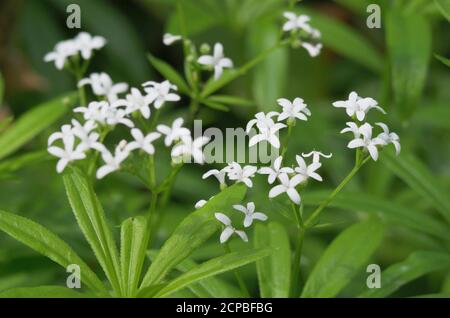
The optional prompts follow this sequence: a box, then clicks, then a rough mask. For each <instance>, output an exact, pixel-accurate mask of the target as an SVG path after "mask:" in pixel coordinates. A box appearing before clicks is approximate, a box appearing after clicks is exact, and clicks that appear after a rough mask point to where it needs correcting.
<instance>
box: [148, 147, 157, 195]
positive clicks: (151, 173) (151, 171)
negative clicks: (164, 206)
mask: <svg viewBox="0 0 450 318" xmlns="http://www.w3.org/2000/svg"><path fill="white" fill-rule="evenodd" d="M148 182H149V185H150V190H152V191H153V190H154V188H155V187H156V173H155V157H154V155H150V156H149V157H148Z"/></svg>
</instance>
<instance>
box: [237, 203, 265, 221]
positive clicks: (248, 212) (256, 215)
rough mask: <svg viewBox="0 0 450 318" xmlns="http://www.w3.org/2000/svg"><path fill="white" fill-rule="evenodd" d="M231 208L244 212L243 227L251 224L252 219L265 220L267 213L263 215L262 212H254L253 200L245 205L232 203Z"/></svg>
mask: <svg viewBox="0 0 450 318" xmlns="http://www.w3.org/2000/svg"><path fill="white" fill-rule="evenodd" d="M233 208H234V209H235V210H238V211H240V212H242V213H244V214H245V218H244V226H245V227H249V226H251V225H252V223H253V220H260V221H266V220H267V215H265V214H264V213H261V212H255V203H253V202H248V203H247V207H245V206H243V205H239V204H236V205H233Z"/></svg>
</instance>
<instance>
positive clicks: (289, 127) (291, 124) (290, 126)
mask: <svg viewBox="0 0 450 318" xmlns="http://www.w3.org/2000/svg"><path fill="white" fill-rule="evenodd" d="M293 128H294V124H293V123H288V133H287V135H286V139H285V141H284V144H283V149H282V150H281V156H284V154H285V153H286V151H287V149H288V146H289V140H290V139H291V136H292V130H293Z"/></svg>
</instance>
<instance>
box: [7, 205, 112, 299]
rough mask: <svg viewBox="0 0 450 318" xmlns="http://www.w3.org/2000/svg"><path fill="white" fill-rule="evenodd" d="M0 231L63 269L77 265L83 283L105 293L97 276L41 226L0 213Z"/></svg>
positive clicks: (15, 216) (19, 217) (10, 214)
mask: <svg viewBox="0 0 450 318" xmlns="http://www.w3.org/2000/svg"><path fill="white" fill-rule="evenodd" d="M0 229H1V230H2V231H4V232H5V233H7V234H8V235H9V236H11V237H13V238H14V239H16V240H18V241H20V242H22V243H23V244H25V245H27V246H28V247H30V248H32V249H33V250H35V251H36V252H38V253H40V254H42V255H44V256H46V257H48V258H49V259H51V260H52V261H54V262H55V263H57V264H59V265H61V266H62V267H64V268H67V266H68V265H70V264H77V265H78V266H80V270H81V273H82V275H83V276H82V278H83V279H82V281H83V283H85V284H86V285H87V286H89V288H91V289H92V290H94V291H99V292H106V288H105V286H104V285H103V283H102V282H101V281H100V279H99V278H98V277H97V275H95V273H94V272H93V271H92V270H91V269H90V268H89V266H87V265H86V263H85V262H84V261H83V260H82V259H81V258H80V257H79V256H78V255H77V254H76V253H75V252H74V251H73V250H72V248H71V247H70V246H69V245H67V244H66V242H64V241H63V240H61V239H60V238H59V237H58V236H57V235H55V234H54V233H52V232H50V231H49V230H48V229H46V228H45V227H43V226H42V225H40V224H37V223H35V222H33V221H31V220H29V219H27V218H24V217H21V216H19V215H16V214H13V213H8V212H4V211H0Z"/></svg>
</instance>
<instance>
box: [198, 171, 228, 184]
mask: <svg viewBox="0 0 450 318" xmlns="http://www.w3.org/2000/svg"><path fill="white" fill-rule="evenodd" d="M210 176H214V177H216V179H217V180H218V181H219V183H220V185H221V186H223V185H226V183H225V176H226V172H225V168H224V169H222V170H217V169H211V170H209V171H207V172H205V173H204V174H203V176H202V179H206V178H208V177H210Z"/></svg>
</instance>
